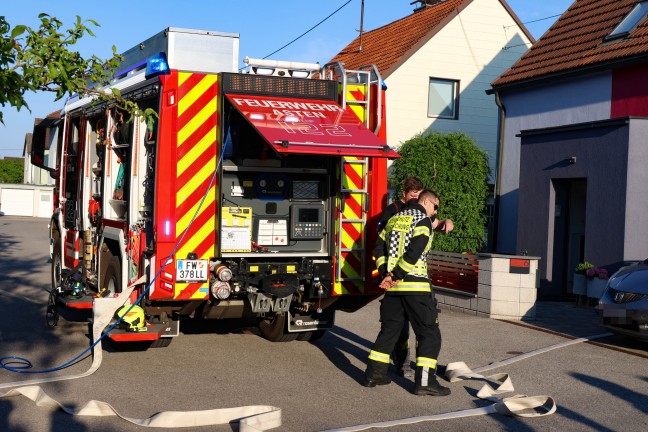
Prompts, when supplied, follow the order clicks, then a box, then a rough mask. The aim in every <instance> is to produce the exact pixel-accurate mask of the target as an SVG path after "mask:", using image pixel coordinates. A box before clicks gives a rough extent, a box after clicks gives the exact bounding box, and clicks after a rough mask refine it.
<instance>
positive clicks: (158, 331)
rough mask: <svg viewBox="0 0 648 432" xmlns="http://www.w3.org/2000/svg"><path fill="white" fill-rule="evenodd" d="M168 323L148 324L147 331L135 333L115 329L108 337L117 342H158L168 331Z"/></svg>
mask: <svg viewBox="0 0 648 432" xmlns="http://www.w3.org/2000/svg"><path fill="white" fill-rule="evenodd" d="M168 326H169V324H168V323H161V324H152V323H147V324H146V331H140V332H133V331H128V330H125V329H121V328H114V329H112V330H111V331H110V333H108V337H109V338H110V339H112V340H113V341H115V342H142V341H156V340H158V339H160V337H161V336H162V335H163V334H164V332H165V331H166V328H167V327H168Z"/></svg>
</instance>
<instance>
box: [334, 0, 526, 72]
mask: <svg viewBox="0 0 648 432" xmlns="http://www.w3.org/2000/svg"><path fill="white" fill-rule="evenodd" d="M471 2H472V0H445V1H443V2H441V3H439V4H436V5H434V6H430V7H427V8H425V9H421V10H419V11H417V12H414V13H412V14H411V15H409V16H406V17H405V18H401V19H399V20H397V21H394V22H392V23H390V24H387V25H385V26H382V27H379V28H377V29H375V30H371V31H368V32H365V33H363V34H362V50H361V51H359V50H358V48H359V47H360V37H359V36H358V37H357V38H356V39H355V40H354V41H353V42H351V43H350V44H349V45H347V47H346V48H344V49H343V50H342V51H340V52H339V53H338V54H337V55H336V56H335V57H334V58H333V59H332V60H331V61H341V62H343V63H344V67H345V68H346V69H351V70H353V69H358V68H359V67H361V66H364V65H368V64H372V63H373V64H375V65H376V66H377V67H378V70H379V71H380V73H381V74H382V76H383V77H387V76H389V75H390V74H391V73H392V72H393V70H394V69H396V67H397V66H398V65H400V63H401V62H402V61H404V60H406V59H407V58H408V57H409V56H410V55H411V54H412V53H414V52H415V51H416V50H418V49H419V48H420V47H421V46H422V45H423V44H425V43H426V42H427V41H428V40H430V38H432V36H434V35H435V34H436V33H437V32H438V31H439V30H440V29H442V28H443V27H444V26H445V25H446V24H447V23H448V22H449V21H450V20H451V19H452V18H454V17H455V16H457V15H458V14H459V12H461V11H462V10H463V9H465V8H466V7H467V6H468V5H469V4H470V3H471ZM500 3H501V4H502V6H504V7H505V8H506V9H507V11H508V12H509V13H510V14H511V16H512V17H513V19H515V20H516V21H517V22H518V24H519V25H520V27H521V28H522V29H523V30H524V31H525V33H526V34H527V37H529V39H531V40H534V39H533V37H532V36H531V34H530V33H529V32H528V31H527V30H526V28H525V27H524V26H523V25H522V23H520V22H519V19H518V18H517V16H516V15H515V13H513V11H512V10H511V9H510V8H509V6H508V5H507V4H506V2H505V1H504V0H500Z"/></svg>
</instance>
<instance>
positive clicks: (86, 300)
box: [57, 295, 94, 309]
mask: <svg viewBox="0 0 648 432" xmlns="http://www.w3.org/2000/svg"><path fill="white" fill-rule="evenodd" d="M57 301H58V303H59V304H60V305H61V306H65V307H68V308H70V309H92V303H93V301H94V297H92V296H91V295H85V296H80V297H76V296H68V295H60V296H58V297H57Z"/></svg>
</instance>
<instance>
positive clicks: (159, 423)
mask: <svg viewBox="0 0 648 432" xmlns="http://www.w3.org/2000/svg"><path fill="white" fill-rule="evenodd" d="M132 290H133V286H131V287H129V288H128V289H127V290H125V291H124V292H123V293H121V294H120V296H119V297H114V298H100V299H95V301H94V307H93V312H94V321H93V327H92V333H93V334H92V336H93V341H98V340H99V338H100V337H101V333H102V331H103V329H104V328H106V327H107V326H108V324H109V323H110V321H111V319H112V317H113V315H114V314H115V312H116V311H117V309H119V308H120V307H121V306H122V305H123V304H124V303H125V302H126V299H128V298H130V293H131V292H132ZM606 336H610V333H604V334H599V335H594V336H590V337H584V338H579V339H574V340H570V341H567V342H563V343H560V344H555V345H550V346H548V347H545V348H540V349H538V350H535V351H531V352H528V353H526V354H522V355H519V356H515V357H511V358H509V359H506V360H503V361H500V362H495V363H491V364H489V365H487V366H483V367H480V368H477V369H475V370H471V369H470V368H468V366H467V365H466V364H465V363H463V362H454V363H449V364H448V366H447V367H446V377H447V378H448V379H449V380H450V382H456V381H460V380H463V379H465V378H475V379H480V380H490V381H491V382H497V383H499V384H498V385H497V387H496V388H493V387H492V386H491V385H490V384H488V383H486V384H485V385H484V386H483V387H482V389H481V390H480V391H479V392H478V393H477V396H478V397H479V398H481V399H484V400H488V401H492V402H493V404H491V405H488V406H485V407H481V408H474V409H467V410H462V411H455V412H449V413H443V414H437V415H432V416H420V417H412V418H407V419H400V420H393V421H386V422H380V423H368V424H364V425H357V426H350V427H343V428H338V429H330V430H327V431H324V432H343V431H344V432H352V431H362V430H366V429H371V428H385V427H393V426H400V425H406V424H413V423H420V422H425V421H437V420H448V419H454V418H460V417H472V416H478V415H485V414H495V413H500V414H504V415H509V416H519V417H539V416H546V415H550V414H553V413H554V412H555V411H556V404H555V402H554V400H553V399H552V398H551V397H549V396H526V395H516V396H512V397H507V398H499V397H498V396H497V395H499V394H502V393H506V392H512V391H513V390H514V388H513V384H512V382H511V379H510V377H509V376H508V374H504V373H500V374H495V375H491V376H483V375H481V374H480V372H484V371H487V370H490V369H494V368H497V367H501V366H505V365H508V364H511V363H514V362H518V361H521V360H524V359H526V358H529V357H532V356H535V355H538V354H542V353H545V352H548V351H551V350H554V349H558V348H563V347H566V346H570V345H574V344H577V343H581V342H586V341H589V340H593V339H598V338H601V337H606ZM101 360H102V350H101V342H100V341H99V343H98V344H97V345H96V346H95V349H94V356H93V361H92V365H91V367H90V369H89V370H88V371H87V372H85V373H82V374H77V375H68V376H64V377H53V378H45V379H41V380H31V381H23V382H13V383H5V384H0V389H5V388H12V390H9V391H8V392H5V393H0V398H2V397H9V396H17V395H23V396H26V397H27V398H29V399H31V400H32V401H34V402H35V403H36V405H38V406H44V407H48V408H54V409H62V410H63V411H65V412H66V413H68V414H70V415H77V416H118V417H120V418H122V419H124V420H126V421H128V422H131V423H133V424H136V425H138V426H145V427H166V428H175V427H194V426H210V425H219V424H228V423H230V422H232V421H236V420H238V421H239V423H240V428H239V430H240V431H241V432H255V431H264V430H268V429H272V428H275V427H279V426H281V409H280V408H277V407H273V406H268V405H251V406H246V407H237V408H222V409H213V410H202V411H183V412H178V411H165V412H160V413H157V414H155V415H153V416H151V417H149V418H146V419H135V418H130V417H125V416H123V415H121V414H119V413H118V412H117V411H116V410H115V409H114V408H113V407H112V406H111V405H109V404H107V403H105V402H100V401H95V400H91V401H89V402H87V403H86V404H85V405H84V406H82V407H81V408H79V409H70V408H67V407H65V406H63V405H61V404H60V403H58V402H57V401H55V400H54V399H52V398H51V397H49V396H48V395H47V394H46V393H45V392H44V391H43V390H42V389H41V388H40V387H38V386H37V385H36V384H43V383H49V382H54V381H62V380H70V379H76V378H83V377H86V376H88V375H91V374H92V373H94V372H95V371H96V370H97V369H98V368H99V366H100V364H101Z"/></svg>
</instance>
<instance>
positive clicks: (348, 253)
mask: <svg viewBox="0 0 648 432" xmlns="http://www.w3.org/2000/svg"><path fill="white" fill-rule="evenodd" d="M342 165H343V167H342V170H341V171H342V174H341V178H340V184H341V190H342V191H341V192H340V195H339V201H338V203H339V204H340V205H339V207H338V208H340V212H339V213H338V218H339V222H340V223H339V226H340V231H339V232H337V233H336V234H337V235H338V237H337V238H338V242H337V243H338V245H339V247H340V248H341V252H340V254H339V255H338V256H339V260H338V263H337V265H338V268H339V272H338V274H339V278H336V281H335V283H334V287H333V294H334V295H343V294H356V295H357V294H362V293H363V292H364V280H363V277H364V275H363V272H362V269H363V260H364V256H365V253H366V252H365V244H364V243H365V241H364V239H365V232H364V230H365V225H366V221H365V219H366V216H365V214H364V212H365V210H364V208H365V207H364V204H365V199H366V192H365V191H364V183H365V182H364V179H365V175H366V169H367V164H366V161H365V160H364V159H363V158H359V157H345V158H343V163H342Z"/></svg>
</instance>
